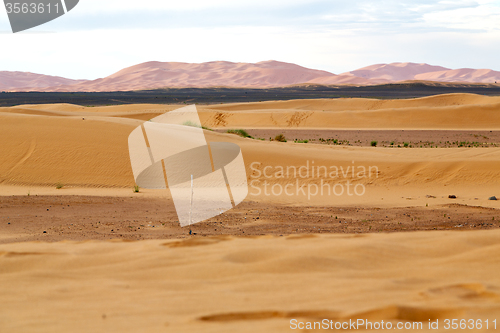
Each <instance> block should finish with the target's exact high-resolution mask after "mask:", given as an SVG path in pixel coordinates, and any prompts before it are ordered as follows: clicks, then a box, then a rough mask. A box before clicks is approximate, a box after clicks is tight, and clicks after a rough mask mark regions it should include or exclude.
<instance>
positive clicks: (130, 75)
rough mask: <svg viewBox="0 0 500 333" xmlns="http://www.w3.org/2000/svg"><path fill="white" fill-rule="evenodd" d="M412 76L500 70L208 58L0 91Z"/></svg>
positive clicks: (485, 78) (31, 79)
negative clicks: (343, 67) (337, 69)
mask: <svg viewBox="0 0 500 333" xmlns="http://www.w3.org/2000/svg"><path fill="white" fill-rule="evenodd" d="M412 80H420V81H436V82H469V83H493V84H494V83H495V82H496V81H499V82H500V72H496V71H493V70H489V69H467V68H462V69H455V70H452V69H448V68H445V67H441V66H432V65H428V64H424V63H420V64H416V63H410V62H405V63H391V64H377V65H372V66H368V67H364V68H360V69H357V70H354V71H350V72H346V73H343V74H340V75H335V74H332V73H330V72H327V71H322V70H316V69H310V68H305V67H302V66H299V65H295V64H291V63H285V62H279V61H263V62H258V63H233V62H228V61H213V62H206V63H199V64H195V63H179V62H158V61H151V62H146V63H142V64H138V65H135V66H131V67H128V68H125V69H122V70H120V71H118V72H116V73H114V74H112V75H110V76H107V77H104V78H99V79H96V80H92V81H88V80H70V79H64V78H60V77H54V76H48V75H40V74H32V73H25V72H0V90H6V91H50V92H102V91H130V90H147V89H161V88H181V87H198V88H206V87H239V88H242V87H246V88H270V87H284V86H290V85H297V84H320V85H374V84H386V83H395V82H404V81H412Z"/></svg>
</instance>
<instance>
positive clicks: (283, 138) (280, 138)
mask: <svg viewBox="0 0 500 333" xmlns="http://www.w3.org/2000/svg"><path fill="white" fill-rule="evenodd" d="M274 141H278V142H286V138H285V136H284V135H283V134H278V135H276V136H275V137H274Z"/></svg>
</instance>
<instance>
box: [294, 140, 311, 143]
mask: <svg viewBox="0 0 500 333" xmlns="http://www.w3.org/2000/svg"><path fill="white" fill-rule="evenodd" d="M295 142H296V143H308V142H309V140H295Z"/></svg>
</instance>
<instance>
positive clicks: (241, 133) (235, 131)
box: [227, 129, 253, 139]
mask: <svg viewBox="0 0 500 333" xmlns="http://www.w3.org/2000/svg"><path fill="white" fill-rule="evenodd" d="M227 133H230V134H236V135H239V136H241V137H242V138H250V139H253V137H252V136H251V135H250V134H248V132H247V131H245V130H242V129H230V130H227Z"/></svg>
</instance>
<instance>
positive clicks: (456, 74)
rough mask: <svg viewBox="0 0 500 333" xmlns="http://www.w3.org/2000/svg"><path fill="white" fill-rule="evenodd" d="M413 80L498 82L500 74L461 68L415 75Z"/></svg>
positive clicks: (489, 70) (487, 70) (491, 71)
mask: <svg viewBox="0 0 500 333" xmlns="http://www.w3.org/2000/svg"><path fill="white" fill-rule="evenodd" d="M414 79H415V80H425V81H440V82H480V83H493V82H494V83H496V82H500V72H497V71H493V70H491V69H472V68H461V69H454V70H444V71H437V72H430V73H422V74H418V75H415V77H414Z"/></svg>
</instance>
